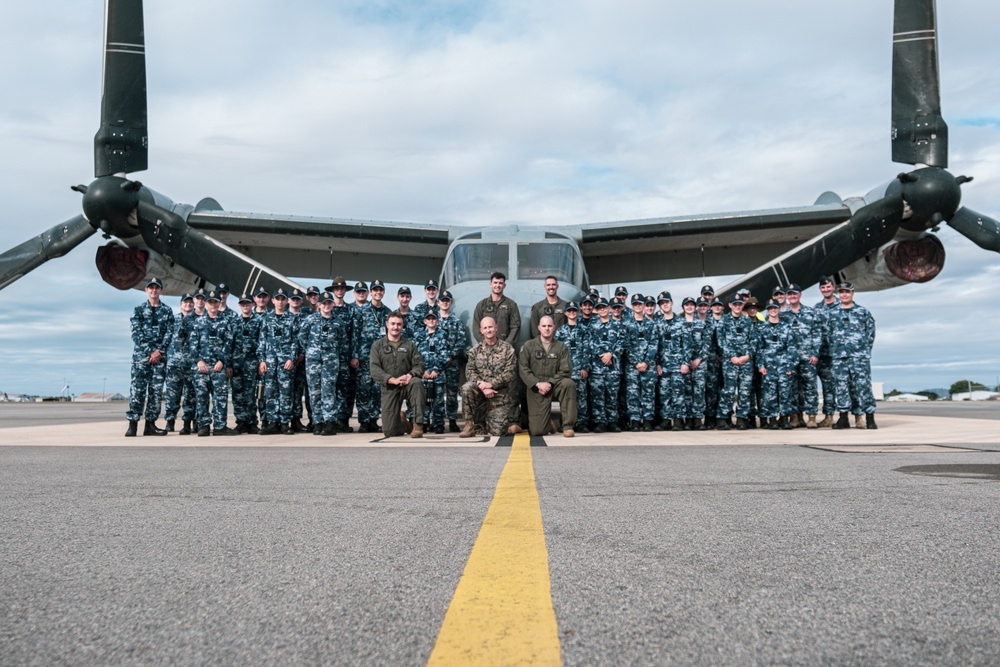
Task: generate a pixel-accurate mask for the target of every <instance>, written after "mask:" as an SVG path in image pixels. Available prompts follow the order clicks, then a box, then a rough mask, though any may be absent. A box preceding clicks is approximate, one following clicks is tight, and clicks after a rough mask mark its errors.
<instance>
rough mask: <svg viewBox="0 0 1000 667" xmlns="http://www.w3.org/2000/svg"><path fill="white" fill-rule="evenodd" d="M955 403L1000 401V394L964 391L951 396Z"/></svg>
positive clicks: (986, 391) (984, 391)
mask: <svg viewBox="0 0 1000 667" xmlns="http://www.w3.org/2000/svg"><path fill="white" fill-rule="evenodd" d="M951 400H953V401H1000V392H995V391H988V390H985V389H984V390H982V391H963V392H959V393H957V394H952V395H951Z"/></svg>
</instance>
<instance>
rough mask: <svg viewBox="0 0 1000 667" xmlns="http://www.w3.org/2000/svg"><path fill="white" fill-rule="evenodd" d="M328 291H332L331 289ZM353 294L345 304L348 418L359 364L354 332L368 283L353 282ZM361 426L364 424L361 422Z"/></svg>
mask: <svg viewBox="0 0 1000 667" xmlns="http://www.w3.org/2000/svg"><path fill="white" fill-rule="evenodd" d="M329 291H331V292H333V290H329ZM353 294H354V301H353V302H351V303H349V304H348V306H347V307H348V310H349V311H350V313H351V340H350V350H351V351H350V357H351V358H350V360H349V362H348V367H349V368H350V377H349V378H348V380H347V391H345V392H344V414H345V415H346V416H347V417H348V419H350V417H351V415H353V414H354V404H355V397H356V396H357V393H358V366H360V365H361V360H360V359H357V358H355V356H354V332H355V331H357V329H358V327H359V326H361V324H360V322H361V310H362V309H363V308H366V307H367V306H368V284H367V283H365V282H364V281H363V280H362V281H358V282H356V283H354V292H353ZM334 296H336V293H334ZM349 425H350V422H349V421H348V426H349ZM361 426H364V424H361ZM345 430H346V429H345Z"/></svg>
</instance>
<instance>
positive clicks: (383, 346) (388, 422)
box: [370, 311, 427, 438]
mask: <svg viewBox="0 0 1000 667" xmlns="http://www.w3.org/2000/svg"><path fill="white" fill-rule="evenodd" d="M403 323H404V318H403V315H402V314H401V313H400V312H399V311H395V312H393V313H392V314H391V315H389V317H388V319H387V320H386V323H385V325H386V335H384V336H382V337H381V338H379V339H378V340H377V341H375V342H374V343H372V348H371V355H370V356H371V362H370V368H371V376H372V380H374V381H375V382H378V383H379V385H380V386H381V388H382V433H384V434H385V435H386V436H389V437H392V436H396V435H403V434H404V433H406V432H407V431H408V430H409V428H408V427H409V425H408V424H407V422H406V413H404V412H401V410H400V409H401V408H402V407H403V400H404V399H405V400H406V402H407V403H408V404H409V406H410V407H411V408H412V409H413V430H412V431H411V432H410V437H411V438H422V437H423V436H424V406H425V405H426V404H427V395H426V393H424V384H423V382H421V381H420V378H421V376H423V374H424V370H425V369H424V360H423V357H421V356H420V352H419V351H418V350H417V346H416V345H414V344H413V341H411V340H409V339H407V338H403Z"/></svg>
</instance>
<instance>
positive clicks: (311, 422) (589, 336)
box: [126, 272, 876, 438]
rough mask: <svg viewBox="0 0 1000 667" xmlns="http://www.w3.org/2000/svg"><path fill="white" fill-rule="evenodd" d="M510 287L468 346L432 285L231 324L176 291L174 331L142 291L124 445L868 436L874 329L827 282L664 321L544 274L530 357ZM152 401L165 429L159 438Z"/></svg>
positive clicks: (361, 291) (689, 301) (273, 311)
mask: <svg viewBox="0 0 1000 667" xmlns="http://www.w3.org/2000/svg"><path fill="white" fill-rule="evenodd" d="M505 286H506V277H505V276H504V274H503V273H501V272H495V273H494V274H493V275H492V276H491V278H490V294H489V295H488V296H487V297H485V298H484V299H483V300H482V301H480V302H479V303H478V304H477V305H476V308H475V310H474V312H473V317H472V319H473V321H472V322H471V323H470V328H471V330H472V332H473V336H474V338H475V341H476V342H475V344H474V345H473V346H472V347H471V348H469V347H468V340H467V335H466V328H465V326H464V325H463V323H462V322H461V321H460V320H459V319H458V317H457V316H456V315H455V314H453V310H452V307H453V299H452V295H451V294H450V293H449V292H448V291H447V290H440V289H439V286H438V285H437V283H436V281H434V280H429V281H428V282H427V284H426V285H425V286H424V294H425V297H426V299H425V300H424V301H423V302H421V303H420V304H418V305H416V306H414V307H411V301H412V293H411V291H410V289H409V288H408V287H401V288H399V290H398V293H397V302H398V307H397V308H396V309H390V308H389V307H388V306H387V305H385V304H384V303H383V299H384V297H385V286H384V284H383V283H382V281H380V280H374V281H372V282H371V284H370V285H368V284H366V283H364V282H358V283H355V284H354V286H353V291H354V301H353V302H352V303H348V302H347V301H346V300H345V297H346V295H347V292H348V289H349V285H348V284H347V282H346V281H345V280H344V278H342V277H339V276H338V277H337V278H335V279H334V280H333V284H331V285H330V286H329V287H327V288H326V290H324V291H320V290H319V288H318V287H310V288H308V289H307V290H305V292H302V291H300V290H298V289H294V290H290V291H288V290H285V289H283V288H279V289H277V290H275V291H274V292H273V293H270V292H269V291H268V290H267V289H265V288H263V287H262V288H258V289H257V290H256V291H255V292H254V293H252V294H243V295H241V296H240V298H239V299H238V310H234V309H232V308H230V307H229V306H228V304H227V300H228V297H229V296H230V295H229V289H228V287H227V286H226V285H224V284H220V285H218V286H217V288H216V289H215V290H209V291H206V290H204V289H201V290H198V291H197V292H195V293H192V294H185V295H184V296H183V297H182V298H181V302H180V313H179V315H178V316H175V315H174V313H173V311H172V310H171V308H170V307H169V306H167V305H166V304H164V303H163V302H162V300H161V298H160V296H161V292H162V284H161V282H160V281H159V280H158V279H156V278H152V279H151V280H150V281H149V282H148V284H147V286H146V293H147V300H146V302H145V303H143V304H142V305H140V306H138V307H136V309H135V311H134V313H133V315H132V318H131V325H132V338H133V342H134V344H135V346H134V353H133V359H132V383H131V389H130V401H129V409H128V412H127V418H128V421H129V427H128V430H127V432H126V435H127V436H135V435H137V434H138V422H139V421H140V419H141V418H143V417H145V426H144V429H143V435H166V434H167V433H168V432H170V431H174V430H175V429H176V426H177V424H176V422H177V417H178V415H181V419H182V426H181V428H180V429H177V430H178V432H179V433H180V434H181V435H188V434H191V433H197V434H198V435H200V436H207V435H240V434H249V433H259V434H261V435H274V434H279V433H280V434H294V433H299V432H312V433H313V434H314V435H335V434H336V433H338V432H350V431H353V430H354V429H353V427H352V426H351V425H350V423H349V419H350V417H351V416H352V415H353V414H354V410H355V407H356V409H357V422H358V430H359V431H361V432H379V431H381V432H382V433H384V434H385V435H386V436H397V435H403V434H407V433H408V434H409V435H410V436H411V437H414V438H419V437H421V436H422V435H423V434H424V432H425V431H426V430H432V431H433V432H435V433H443V432H445V430H446V429H447V430H448V431H450V432H458V433H460V436H461V437H472V436H475V435H486V434H490V435H503V434H511V433H517V432H519V431H520V430H521V424H522V422H523V423H526V424H527V426H528V428H529V430H530V431H531V433H532V434H533V435H542V434H547V433H556V432H558V431H560V430H561V431H562V433H563V435H564V436H566V437H572V436H574V435H575V433H576V432H578V431H579V432H587V431H593V432H595V433H602V432H607V431H612V432H620V431H622V430H634V431H652V430H653V429H659V430H685V429H695V430H704V429H712V428H718V429H727V428H732V427H734V426H735V428H739V429H744V428H756V427H757V426H758V421H757V420H758V418H759V420H760V421H759V426H760V427H768V428H794V427H796V426H806V427H809V428H815V427H825V426H832V427H833V428H847V427H849V426H850V425H851V424H850V419H849V415H850V414H851V413H853V414H854V415H855V424H854V425H855V426H856V427H858V428H876V425H875V420H874V412H875V402H874V398H873V396H872V392H871V378H870V359H871V347H872V344H873V342H874V337H875V326H874V319H873V318H872V317H871V314H870V313H869V312H868V311H867V310H866V309H865V308H864V307H862V306H860V305H858V304H856V303H854V300H853V296H854V290H853V287H852V286H851V285H850V284H849V283H841V284H839V285H834V283H833V280H832V279H830V278H824V279H823V280H822V281H821V282H820V291H821V292H822V294H823V300H822V301H821V302H820V303H818V304H817V305H816V306H814V307H812V308H810V307H807V306H804V305H802V304H801V301H800V299H801V289H799V287H798V286H797V285H794V284H793V285H789V286H787V287H786V288H781V287H779V288H776V289H775V290H774V293H773V294H772V299H771V300H770V301H768V302H767V304H766V305H765V307H764V308H763V309H760V307H759V304H758V302H757V300H756V299H755V298H753V297H752V296H751V295H749V294H747V293H739V294H737V295H736V296H735V297H733V298H732V299H730V300H729V303H728V304H723V303H722V301H720V300H719V299H718V298H716V297H715V295H714V290H712V288H711V287H710V286H705V287H704V288H703V289H702V293H701V296H700V298H697V299H695V298H692V297H687V298H685V299H684V300H683V301H682V304H681V310H680V311H679V312H676V313H675V312H674V309H673V300H672V298H671V295H670V293H669V292H661V293H660V294H659V295H658V296H656V297H653V296H643V295H641V294H631V295H630V294H629V293H628V290H627V289H626V288H624V287H619V288H618V289H617V290H615V295H614V296H613V297H611V298H605V297H603V296H601V295H600V294H599V293H598V292H597V291H596V290H591V291H590V292H589V293H588V294H587V295H586V296H584V297H583V298H582V299H581V300H580V302H579V303H575V302H572V301H570V302H566V301H564V300H563V299H561V298H560V297H559V296H558V290H559V283H558V280H557V279H556V278H555V277H554V276H549V277H547V278H546V279H545V292H546V296H545V298H544V299H542V300H541V301H539V302H538V303H536V304H534V305H533V306H532V308H531V317H530V324H529V331H530V334H531V337H530V339H529V340H528V341H527V342H525V343H524V344H523V345H519V344H518V337H519V334H520V329H521V315H520V310H519V307H518V305H517V304H516V303H515V302H514V301H513V300H511V299H510V298H509V297H507V296H505V295H504V289H505ZM626 303H628V304H629V306H631V313H627V312H626ZM727 305H728V311H727V309H726V306H727ZM463 374H464V376H465V382H464V384H461V385H460V384H459V382H460V378H461V377H462V375H463ZM819 383H822V388H823V398H824V400H823V419H822V421H819V422H817V416H818V415H819V414H820V411H819V401H818V387H819ZM230 393H231V395H232V405H233V413H234V416H235V424H236V425H235V427H234V428H230V427H229V426H228V405H229V398H230ZM459 397H461V401H459ZM161 400H164V411H165V416H166V427H165V428H159V427H158V426H157V425H156V421H157V419H158V417H159V413H160V405H161ZM554 401H555V402H558V403H559V413H560V417H561V420H560V421H557V420H556V419H554V418H553V417H552V403H553V402H554ZM460 403H461V411H462V416H463V418H464V427H463V428H462V429H459V427H458V423H457V418H458V410H459V404H460ZM404 405H405V409H404ZM522 406H524V407H526V409H527V415H526V419H522ZM835 410H836V411H839V413H840V415H839V418H838V419H837V420H834V419H833V415H834V412H835ZM733 416H735V418H736V421H735V424H734V423H733V422H732V421H731V419H732V417H733ZM306 418H308V423H306ZM380 418H381V421H382V424H381V426H379V423H378V422H379V419H380Z"/></svg>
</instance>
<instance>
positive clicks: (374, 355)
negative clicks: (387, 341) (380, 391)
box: [368, 338, 390, 388]
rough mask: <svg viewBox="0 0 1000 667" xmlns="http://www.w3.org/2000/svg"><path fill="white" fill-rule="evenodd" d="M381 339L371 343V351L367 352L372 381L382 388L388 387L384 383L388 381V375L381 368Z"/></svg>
mask: <svg viewBox="0 0 1000 667" xmlns="http://www.w3.org/2000/svg"><path fill="white" fill-rule="evenodd" d="M381 341H382V339H381V338H380V339H378V340H377V341H375V342H374V343H372V346H371V349H370V350H369V352H368V359H369V364H370V369H371V376H372V379H373V380H375V381H376V382H378V383H379V384H380V385H381V386H382V387H383V388H386V387H388V386H389V385H388V384H386V381H387V380H388V379H389V377H390V375H389V373H387V372H386V370H385V369H384V368H382V355H381V352H380V350H379V349H378V348H379V343H380V342H381Z"/></svg>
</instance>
